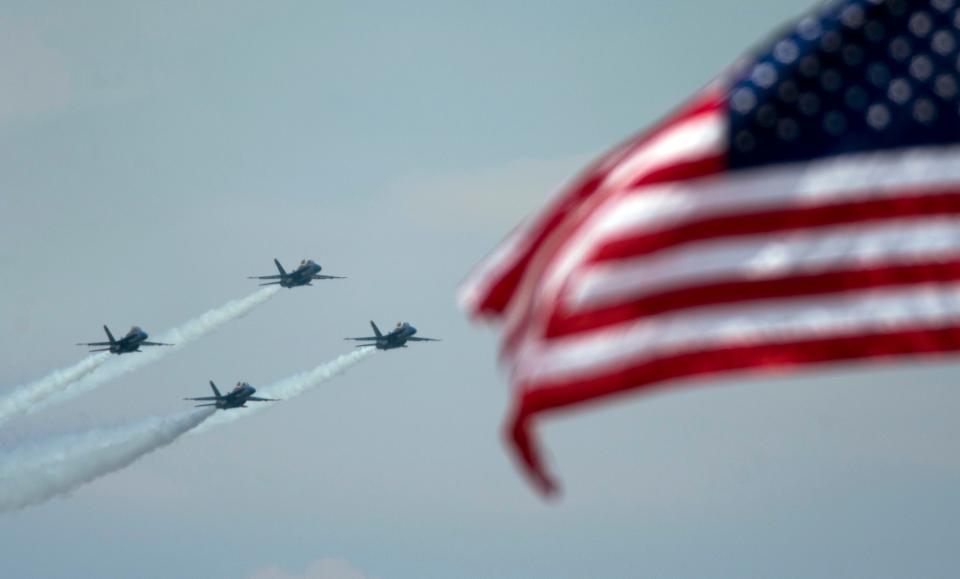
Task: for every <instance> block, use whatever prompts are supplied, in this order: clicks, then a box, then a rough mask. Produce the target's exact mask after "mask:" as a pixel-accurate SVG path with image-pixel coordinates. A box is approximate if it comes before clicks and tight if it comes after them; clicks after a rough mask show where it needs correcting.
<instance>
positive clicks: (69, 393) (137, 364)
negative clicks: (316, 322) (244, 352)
mask: <svg viewBox="0 0 960 579" xmlns="http://www.w3.org/2000/svg"><path fill="white" fill-rule="evenodd" d="M278 287H279V286H270V287H264V288H261V289H259V290H257V291H255V292H254V293H252V294H250V295H249V296H247V297H245V298H240V299H236V300H233V301H230V302H227V303H226V304H224V305H222V306H220V307H219V308H216V309H213V310H210V311H208V312H206V313H205V314H203V315H202V316H200V317H198V318H194V319H192V320H190V321H188V322H187V323H185V324H183V325H181V326H180V327H177V328H173V329H172V330H167V331H166V332H164V333H163V334H162V335H161V336H159V337H158V338H157V341H159V342H167V343H172V344H174V345H173V346H169V347H168V346H157V347H146V348H144V349H143V351H141V352H135V353H132V354H125V355H123V356H120V358H119V359H118V360H116V361H114V362H113V363H111V364H107V365H105V366H103V367H102V368H100V369H98V370H97V371H96V372H93V373H92V374H90V375H89V376H87V377H86V378H84V379H83V380H80V381H78V382H75V383H72V384H68V385H67V387H66V388H65V389H62V390H60V391H57V392H53V393H51V395H50V396H48V397H47V398H46V399H45V400H42V401H38V402H40V403H39V404H36V405H34V406H32V407H30V408H29V409H28V412H33V411H36V410H39V409H41V408H45V407H46V406H49V405H51V404H57V403H60V402H64V401H66V400H70V399H72V398H75V397H76V396H78V395H80V394H83V393H85V392H89V391H91V390H93V389H94V388H97V387H99V386H100V385H102V384H105V383H107V382H109V381H110V380H113V379H114V378H118V377H120V376H123V375H124V374H128V373H130V372H133V371H134V370H136V369H138V368H142V367H143V366H146V365H147V364H150V363H152V362H156V361H157V360H160V359H161V358H164V357H166V356H167V355H168V354H171V353H173V352H176V351H177V350H179V349H181V348H183V347H184V346H186V345H187V344H189V343H190V342H193V341H195V340H197V339H198V338H200V337H202V336H204V335H205V334H208V333H210V332H212V331H214V330H216V329H218V328H219V327H220V326H222V325H224V324H226V323H227V322H229V321H231V320H234V319H236V318H239V317H241V316H245V315H246V314H248V313H250V311H251V310H253V309H254V308H255V307H257V306H259V305H260V304H262V303H264V302H265V301H267V300H268V299H270V298H271V297H273V296H274V295H275V294H276V293H277V291H279V289H278ZM0 422H2V421H0Z"/></svg>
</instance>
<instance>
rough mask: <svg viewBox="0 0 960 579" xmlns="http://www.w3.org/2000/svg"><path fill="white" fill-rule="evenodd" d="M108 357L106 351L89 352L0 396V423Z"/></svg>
mask: <svg viewBox="0 0 960 579" xmlns="http://www.w3.org/2000/svg"><path fill="white" fill-rule="evenodd" d="M109 357H110V354H107V353H106V352H100V353H98V354H91V355H90V356H87V357H86V358H84V359H83V360H80V361H79V362H77V363H76V364H74V365H73V366H70V367H69V368H63V369H61V370H54V371H53V372H50V373H49V374H47V375H46V376H44V377H43V378H40V379H39V380H35V381H33V382H30V383H28V384H24V385H22V386H17V387H16V388H14V389H13V391H12V392H10V393H9V394H7V395H5V396H3V397H2V398H0V424H3V423H4V422H6V421H7V420H10V418H12V417H13V416H16V415H18V414H22V413H24V412H26V411H27V410H29V409H30V407H31V406H33V405H34V404H36V403H38V402H40V401H42V400H44V399H46V398H47V397H49V396H52V395H53V394H56V393H57V392H59V391H61V390H63V389H64V388H66V387H67V386H68V385H70V384H71V383H73V382H76V381H77V380H79V379H81V378H83V377H84V376H86V375H87V374H89V373H91V372H93V371H94V370H96V369H97V368H99V367H100V365H101V364H103V363H104V362H106V361H107V358H109Z"/></svg>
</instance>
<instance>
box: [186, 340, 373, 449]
mask: <svg viewBox="0 0 960 579" xmlns="http://www.w3.org/2000/svg"><path fill="white" fill-rule="evenodd" d="M374 352H376V349H375V348H360V349H357V350H354V351H353V352H350V353H349V354H343V355H341V356H339V357H337V358H336V359H335V360H332V361H330V362H327V363H326V364H322V365H320V366H317V367H316V368H314V369H313V370H308V371H306V372H301V373H300V374H296V375H294V376H291V377H289V378H286V379H284V380H281V381H280V382H277V383H275V384H271V385H269V386H264V387H263V388H262V389H257V396H263V397H266V398H280V399H282V400H289V399H291V398H294V397H296V396H299V395H300V394H303V393H304V392H306V391H307V390H309V389H311V388H313V387H314V386H317V385H319V384H322V383H323V382H326V381H327V380H329V379H331V378H333V377H335V376H337V375H339V374H342V373H343V372H345V371H346V370H347V369H348V368H350V367H351V366H353V365H355V364H358V363H359V362H360V361H362V360H363V359H364V358H367V357H369V356H370V355H372V354H373V353H374ZM268 405H270V403H267V402H264V403H262V404H261V403H252V404H251V405H250V406H247V407H245V408H236V409H231V410H228V411H226V412H220V413H219V414H217V415H216V416H214V417H213V418H211V419H210V420H209V421H207V422H206V423H205V424H204V425H202V426H201V427H200V428H198V429H197V430H195V431H194V432H195V433H197V434H199V433H201V432H206V431H207V430H209V429H211V428H213V427H214V426H218V425H220V424H226V423H228V422H233V421H235V420H239V419H240V418H244V417H245V416H250V415H251V414H256V413H257V412H259V411H261V410H264V409H265V408H266V407H267V406H268Z"/></svg>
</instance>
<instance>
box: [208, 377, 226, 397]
mask: <svg viewBox="0 0 960 579" xmlns="http://www.w3.org/2000/svg"><path fill="white" fill-rule="evenodd" d="M210 387H211V388H213V395H214V396H216V397H217V399H218V400H219V399H220V398H223V396H222V395H221V394H220V391H219V390H217V385H216V384H214V383H213V380H211V381H210Z"/></svg>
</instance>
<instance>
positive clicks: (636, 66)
mask: <svg viewBox="0 0 960 579" xmlns="http://www.w3.org/2000/svg"><path fill="white" fill-rule="evenodd" d="M806 6H807V3H806V2H804V1H802V0H800V1H797V0H794V1H787V0H776V1H774V0H755V1H747V0H714V1H711V2H706V1H701V2H693V1H676V2H669V3H667V2H626V1H624V2H563V1H560V2H558V1H549V2H548V1H539V0H538V1H530V2H522V3H518V2H501V1H484V2H470V3H466V2H413V3H396V2H299V3H285V2H270V3H267V2H258V3H253V2H233V1H231V2H226V1H224V2H204V3H201V4H199V5H197V4H196V3H162V4H160V3H153V4H147V3H141V2H83V3H79V2H11V1H7V2H3V3H2V5H0V85H2V90H0V271H2V272H3V276H2V283H0V320H3V323H2V324H0V349H2V351H3V352H4V356H3V358H4V361H5V362H4V364H2V367H0V392H2V391H6V390H7V389H9V388H11V387H13V386H14V385H16V384H20V383H23V382H26V381H29V380H32V379H35V378H38V377H40V376H42V375H43V374H45V373H46V372H47V371H49V370H50V369H52V368H58V367H62V366H65V365H68V364H71V363H73V362H75V361H76V360H78V359H80V358H81V357H82V355H83V353H84V352H83V349H81V348H77V347H75V346H73V343H74V342H78V341H87V340H96V339H99V337H100V325H101V324H103V323H107V324H110V325H111V326H113V327H115V328H116V329H118V330H119V329H123V330H125V329H126V328H127V327H129V326H130V325H132V324H135V323H136V324H140V325H142V326H143V327H144V328H145V329H147V330H148V331H152V332H154V333H158V332H160V331H162V330H165V329H167V328H169V327H172V326H175V325H177V324H179V323H181V322H183V321H185V320H187V319H189V318H191V317H193V316H195V315H197V314H200V313H202V312H203V311H205V310H207V309H209V308H212V307H215V306H217V305H220V304H222V303H224V302H226V301H227V300H229V299H232V298H236V297H241V296H244V295H247V294H248V293H249V292H250V291H252V290H253V288H254V285H253V282H252V281H250V280H246V279H244V278H245V276H247V275H249V274H259V273H270V271H271V269H272V265H271V263H270V260H271V259H272V258H273V257H278V258H280V259H281V260H282V261H284V262H288V263H291V264H292V263H294V262H296V261H297V260H299V259H301V258H303V257H312V258H315V259H317V260H318V261H319V262H320V263H321V264H323V266H324V268H325V271H326V272H329V273H333V274H343V275H347V276H349V279H347V280H342V281H339V280H338V281H330V282H324V283H318V284H317V285H316V286H315V287H312V288H302V289H299V290H294V291H284V292H282V293H281V294H280V295H278V296H276V297H275V298H274V299H273V300H271V301H270V302H268V303H267V304H265V305H264V306H262V307H260V308H259V309H257V310H256V311H254V312H253V313H252V314H250V315H249V316H248V317H246V318H243V319H241V320H239V321H237V322H234V323H231V324H230V325H228V326H226V327H225V329H223V330H222V331H220V332H218V333H216V334H214V335H212V336H209V337H207V338H205V339H203V340H202V341H199V342H197V343H196V344H194V345H191V346H190V347H188V348H186V349H184V350H183V351H181V352H177V353H175V354H173V355H171V356H169V357H167V358H166V359H164V360H162V361H161V362H159V363H156V364H154V365H151V366H149V367H147V368H145V369H143V370H141V371H138V372H136V373H134V374H131V375H129V376H126V377H124V378H122V379H120V380H118V381H116V382H114V383H111V384H109V385H108V386H106V387H103V388H101V389H99V390H97V391H96V392H93V393H91V394H89V395H86V396H84V397H82V398H79V399H77V400H75V401H72V402H70V403H69V404H66V405H63V406H59V407H56V408H51V409H50V410H48V411H45V412H42V413H37V414H35V415H32V416H29V417H27V418H22V419H19V420H17V421H14V422H11V423H10V424H8V425H7V426H5V427H4V430H3V432H0V447H8V446H11V445H16V444H17V443H19V442H22V441H25V440H30V439H34V438H44V437H47V436H52V435H55V434H58V433H64V432H72V431H75V430H82V429H86V428H90V427H93V426H100V425H110V424H116V423H121V422H124V421H127V420H133V419H137V418H140V417H143V416H148V415H152V414H156V415H165V414H169V413H173V412H177V411H179V410H182V409H183V408H184V406H185V404H187V403H185V402H183V401H182V400H180V399H181V398H182V397H184V396H198V395H205V393H206V388H207V386H206V381H207V380H208V379H211V378H212V379H215V380H217V381H218V382H220V383H223V384H232V383H233V382H235V381H236V380H240V379H244V380H248V381H250V382H251V383H252V384H254V385H255V386H256V385H262V384H268V383H270V382H273V381H276V380H279V379H281V378H284V377H286V376H288V375H290V374H293V373H296V372H300V371H302V370H306V369H308V368H311V367H313V366H316V365H318V364H320V363H322V362H323V361H326V360H329V359H332V358H334V357H336V356H337V355H339V354H341V353H343V352H345V351H347V350H348V349H349V347H350V344H348V343H346V342H343V341H342V339H341V338H342V337H344V336H350V335H363V334H366V333H367V331H368V327H367V320H369V319H371V318H372V319H375V320H378V322H380V323H381V324H382V325H390V324H392V323H394V322H396V321H397V320H400V319H404V320H409V321H410V322H412V323H414V324H415V325H417V326H418V327H419V328H420V330H421V332H422V333H423V334H424V335H428V336H437V337H442V338H444V341H443V342H441V343H438V344H421V345H418V346H419V347H411V348H410V349H408V350H404V351H401V352H388V353H380V354H377V355H375V356H373V357H372V358H370V359H368V360H366V361H364V362H363V363H362V364H361V365H359V366H357V367H355V368H353V369H352V370H351V371H350V372H349V373H348V374H347V375H345V376H343V377H342V378H340V379H338V380H335V381H331V382H328V383H326V384H324V385H323V386H322V387H320V388H318V389H317V390H316V391H314V392H311V393H309V394H307V395H305V396H303V397H300V398H297V399H296V400H292V401H290V402H287V403H285V402H280V403H277V404H276V405H275V406H274V407H272V408H270V409H269V410H268V411H265V412H262V413H260V414H258V415H257V416H255V417H251V418H250V419H248V420H243V421H238V422H236V423H233V424H230V425H226V426H224V427H223V428H220V429H217V430H213V431H211V432H208V433H204V434H202V435H197V436H190V437H186V438H184V439H182V440H180V441H178V442H177V443H175V444H174V445H173V446H171V447H169V448H165V449H162V450H160V451H158V452H157V453H155V454H152V455H149V456H147V457H145V458H144V459H143V460H141V461H140V462H138V463H136V464H134V465H133V466H132V467H130V468H127V469H126V470H123V471H121V472H119V473H116V474H113V475H110V476H108V477H106V478H103V479H100V480H98V481H95V482H94V483H92V484H90V485H88V486H85V487H83V488H81V489H80V490H78V491H77V492H76V493H74V494H73V495H71V496H69V497H66V498H61V499H56V500H53V501H51V502H49V503H47V504H46V505H43V506H41V507H36V508H31V509H28V510H25V511H23V512H20V513H16V514H13V515H5V516H2V517H0V545H2V547H0V554H2V558H3V563H2V568H3V571H2V574H3V575H4V576H8V577H19V578H32V577H44V578H58V577H97V578H101V577H146V578H149V577H157V578H161V577H163V578H168V577H223V578H234V577H256V578H257V579H267V578H276V577H303V576H307V577H311V578H314V579H315V578H318V577H323V578H326V579H344V578H357V577H379V578H381V579H387V578H394V577H398V578H411V579H413V578H449V577H509V578H530V577H550V578H559V577H570V578H574V577H865V576H869V577H903V576H920V577H937V576H942V577H948V576H952V575H954V574H955V570H956V568H957V567H958V565H960V553H958V551H957V550H956V537H957V536H958V523H957V520H958V515H960V490H958V489H960V484H958V483H960V458H958V455H957V452H956V448H955V441H956V440H957V439H958V436H960V423H958V421H957V420H956V416H957V413H958V411H960V392H958V391H957V388H956V384H955V382H956V377H957V369H958V366H956V365H951V364H945V363H940V364H934V363H926V364H924V365H921V366H904V365H899V366H891V367H889V368H885V369H873V370H869V371H866V372H864V371H854V370H852V369H849V368H839V369H837V370H836V371H834V372H829V373H827V372H819V373H816V374H807V375H802V376H797V377H792V378H783V379H776V380H771V379H766V380H758V379H755V378H754V379H749V380H739V379H736V378H731V379H728V380H726V381H724V382H722V383H718V384H717V385H711V386H709V387H706V386H703V387H696V388H685V389H684V388H681V389H677V390H675V391H671V392H667V393H661V394H657V395H655V396H639V397H637V396H634V397H632V398H626V399H624V400H623V401H622V403H620V404H605V405H600V406H598V407H596V409H594V410H593V411H591V412H586V413H581V414H576V415H567V416H562V417H557V418H555V419H553V420H551V421H549V422H547V423H546V424H545V428H544V429H543V435H544V436H543V438H544V441H545V443H546V444H547V445H548V447H549V450H550V454H551V458H552V464H553V467H554V469H555V470H556V472H557V473H558V474H559V475H560V476H561V477H562V480H563V482H564V484H565V495H564V497H563V500H562V501H561V502H559V503H558V504H550V505H548V504H544V503H542V502H541V501H540V500H539V499H538V498H537V497H536V496H535V495H534V494H533V493H532V492H531V490H530V489H529V488H528V487H527V486H526V485H525V483H524V481H523V480H522V478H521V477H520V475H519V474H518V473H517V472H515V471H514V469H513V467H512V465H511V464H510V461H509V458H508V456H507V454H506V453H505V452H504V449H503V448H502V446H501V443H500V437H499V436H500V425H501V421H502V419H503V415H504V410H505V408H506V405H507V401H508V392H507V386H506V383H505V380H504V378H503V377H502V376H500V375H499V374H498V372H497V370H496V367H495V362H494V361H495V350H496V342H495V335H494V334H493V333H492V332H490V331H488V330H486V329H484V328H478V327H472V326H470V325H469V324H468V323H467V322H465V321H464V319H463V317H462V315H461V314H460V313H459V312H458V311H457V310H456V309H455V307H454V301H453V294H454V288H455V286H456V284H457V283H458V282H459V281H460V279H461V278H462V276H463V275H464V274H465V273H466V272H467V271H468V270H469V268H470V267H471V266H472V265H473V264H474V263H475V262H476V260H477V259H478V258H479V257H481V256H482V255H483V254H484V253H485V252H487V251H488V250H490V249H492V247H493V246H494V244H495V243H496V242H497V241H498V240H499V239H500V238H501V237H502V236H503V235H504V234H505V233H506V232H507V231H508V230H509V228H510V227H512V226H513V225H514V224H515V223H516V222H517V221H518V220H519V219H520V218H521V217H522V216H524V215H525V214H526V213H528V212H529V211H530V210H532V209H533V208H534V207H536V206H537V205H538V204H539V203H540V202H541V201H542V200H543V199H544V198H545V197H546V196H547V195H548V194H549V193H550V192H551V191H552V190H553V189H555V188H556V186H557V185H558V184H559V183H561V182H562V181H563V180H564V179H566V178H568V177H569V176H571V174H572V173H573V172H574V171H576V169H577V168H578V167H579V166H581V165H582V164H583V163H584V162H585V161H586V160H587V159H589V158H590V157H591V156H593V155H596V154H598V153H599V152H601V151H602V150H603V149H605V148H606V147H609V146H611V145H613V144H614V143H616V142H617V141H619V140H620V139H622V138H624V137H625V136H627V135H628V134H630V133H632V132H634V131H635V130H637V129H640V128H642V127H643V126H645V125H647V124H648V123H650V122H652V121H654V120H656V119H657V118H658V117H660V116H661V115H663V114H664V113H666V112H667V111H668V110H670V109H671V108H672V107H673V106H675V105H676V104H677V103H678V102H679V101H680V100H681V99H683V98H685V97H686V96H688V95H689V94H691V93H692V92H694V91H695V90H696V89H697V88H698V87H700V86H702V85H703V84H704V83H705V82H707V81H708V80H709V79H710V78H711V77H712V76H713V75H715V74H716V73H718V72H719V71H720V70H721V69H722V68H723V67H724V66H725V65H727V64H728V63H730V62H731V61H732V60H733V59H734V58H735V57H736V56H737V55H738V54H739V53H741V52H742V51H743V50H745V49H747V48H748V47H749V46H750V45H752V44H753V43H754V42H756V41H757V40H758V39H760V38H762V37H763V36H765V35H766V33H768V32H769V31H770V30H771V29H772V28H773V27H774V26H775V25H776V24H778V23H780V22H782V21H784V20H785V19H788V18H790V17H793V16H795V15H796V14H798V13H799V12H801V11H802V10H804V9H805V8H806Z"/></svg>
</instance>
